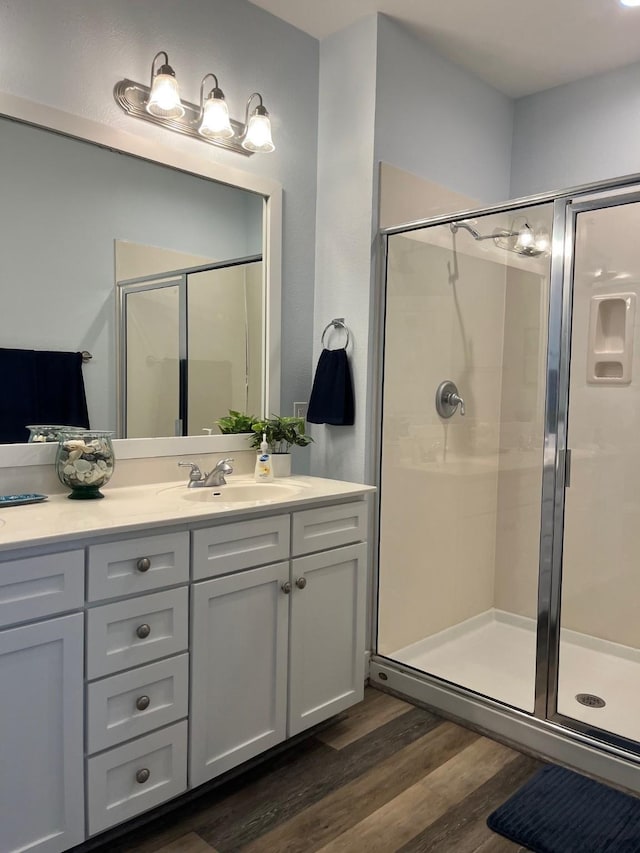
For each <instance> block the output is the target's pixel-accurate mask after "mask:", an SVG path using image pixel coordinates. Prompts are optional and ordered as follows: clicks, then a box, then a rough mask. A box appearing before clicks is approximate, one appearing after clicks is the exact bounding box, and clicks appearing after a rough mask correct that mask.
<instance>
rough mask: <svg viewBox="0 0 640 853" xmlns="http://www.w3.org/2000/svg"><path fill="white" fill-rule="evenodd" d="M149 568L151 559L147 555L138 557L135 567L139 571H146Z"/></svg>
mask: <svg viewBox="0 0 640 853" xmlns="http://www.w3.org/2000/svg"><path fill="white" fill-rule="evenodd" d="M150 568H151V560H150V559H149V558H148V557H140V559H139V560H138V562H137V563H136V569H137V570H138V571H139V572H148V571H149V569H150Z"/></svg>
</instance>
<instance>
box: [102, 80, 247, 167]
mask: <svg viewBox="0 0 640 853" xmlns="http://www.w3.org/2000/svg"><path fill="white" fill-rule="evenodd" d="M150 92H151V90H150V88H149V87H148V86H144V85H143V84H142V83H134V81H133V80H120V81H119V82H118V83H116V85H115V86H114V88H113V97H114V98H115V101H116V103H117V104H118V106H119V107H120V108H121V109H122V111H123V112H125V113H126V114H127V115H129V116H133V117H134V118H141V119H143V120H144V121H149V122H151V124H158V125H160V127H164V128H167V129H168V130H174V131H176V132H177V133H183V134H184V135H185V136H190V137H191V138H192V139H198V140H200V142H206V143H207V144H208V145H215V146H216V147H217V148H226V149H227V150H228V151H235V152H236V154H242V155H244V156H245V157H251V156H253V154H254V152H253V151H249V150H247V149H246V148H243V147H242V143H241V137H242V136H243V134H244V132H245V125H244V124H242V123H241V122H239V121H235V120H234V119H230V122H231V127H232V128H233V132H234V135H233V136H232V137H230V138H229V139H213V138H211V137H208V136H202V135H201V134H200V133H198V126H199V124H200V119H201V110H200V106H199V105H196V104H192V103H190V102H189V101H185V100H182V106H183V107H184V115H183V116H181V117H179V118H165V117H161V116H155V115H151V113H149V112H147V109H146V105H147V102H148V100H149V95H150Z"/></svg>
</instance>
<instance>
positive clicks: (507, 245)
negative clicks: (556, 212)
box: [449, 219, 548, 258]
mask: <svg viewBox="0 0 640 853" xmlns="http://www.w3.org/2000/svg"><path fill="white" fill-rule="evenodd" d="M449 227H450V229H451V233H452V234H456V233H457V232H458V230H459V229H460V228H464V230H465V231H468V232H469V234H471V236H472V237H473V239H474V240H477V241H481V240H493V242H494V243H495V244H496V246H498V247H499V248H500V249H505V250H506V251H508V252H515V254H516V255H526V256H527V257H529V258H536V257H538V256H540V255H543V254H544V253H545V252H546V251H547V246H548V238H546V237H544V236H543V235H540V236H538V237H536V235H535V234H534V232H533V229H532V228H531V226H530V225H529V223H528V222H527V221H526V220H525V221H524V222H523V224H522V225H521V226H520V227H519V228H516V227H515V220H514V224H513V227H512V228H511V230H509V231H507V230H505V229H503V228H495V229H494V230H493V231H492V232H491V234H480V232H479V231H476V229H475V228H474V227H473V226H471V225H470V224H469V222H468V221H467V220H465V219H460V220H459V221H458V222H451V223H450V224H449ZM501 241H502V242H501ZM505 241H506V242H505Z"/></svg>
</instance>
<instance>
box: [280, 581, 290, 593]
mask: <svg viewBox="0 0 640 853" xmlns="http://www.w3.org/2000/svg"><path fill="white" fill-rule="evenodd" d="M280 589H281V590H282V591H283V592H284V594H285V595H289V593H290V592H291V581H285V582H284V583H283V584H282V586H281V587H280Z"/></svg>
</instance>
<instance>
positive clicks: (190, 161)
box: [0, 92, 282, 468]
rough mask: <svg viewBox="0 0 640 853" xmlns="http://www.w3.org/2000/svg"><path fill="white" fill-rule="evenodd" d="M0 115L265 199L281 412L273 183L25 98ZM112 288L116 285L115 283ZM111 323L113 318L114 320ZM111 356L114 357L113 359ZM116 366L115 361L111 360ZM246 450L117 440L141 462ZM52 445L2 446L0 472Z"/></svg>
mask: <svg viewBox="0 0 640 853" xmlns="http://www.w3.org/2000/svg"><path fill="white" fill-rule="evenodd" d="M0 117H2V118H8V119H12V120H14V121H18V122H22V123H23V124H28V125H32V126H34V127H37V128H40V129H42V130H48V131H51V132H53V133H59V134H60V135H62V136H68V137H71V138H72V139H77V140H80V141H82V142H89V143H92V144H94V145H98V146H100V147H102V148H108V149H110V150H112V151H116V152H119V153H122V154H129V155H131V156H133V157H138V158H140V159H142V160H147V161H149V162H152V163H158V164H160V165H162V166H168V167H170V168H172V169H177V170H178V171H181V172H186V173H188V174H190V175H195V176H196V177H200V178H205V179H207V180H211V181H217V182H218V183H221V184H227V185H228V186H232V187H238V188H239V189H243V190H247V191H249V192H253V193H256V194H257V195H261V196H262V198H263V200H264V215H263V218H262V246H263V252H262V255H263V263H264V276H265V287H264V299H265V305H264V312H265V313H264V317H265V324H264V329H265V340H264V347H263V351H264V354H265V367H266V370H265V393H264V399H265V410H266V412H277V411H279V409H280V357H281V348H280V325H281V276H282V185H281V184H279V183H278V182H277V181H273V180H271V179H269V178H264V177H261V176H259V175H254V174H251V173H249V172H245V171H243V170H241V169H237V168H235V167H234V166H226V165H223V164H221V163H216V162H215V161H213V160H211V159H209V157H210V156H211V152H210V150H209V149H207V150H206V152H204V156H203V154H200V155H199V156H198V152H194V153H189V152H187V151H180V150H177V149H176V148H173V147H171V146H169V145H166V144H163V143H162V142H158V141H155V140H154V139H150V138H146V137H143V136H138V135H137V134H135V133H134V132H129V131H124V130H121V129H120V128H116V127H111V126H110V125H106V124H101V123H99V122H96V121H93V120H92V119H87V118H84V117H83V116H78V115H74V114H72V113H67V112H64V111H62V110H59V109H57V108H55V107H49V106H46V105H44V104H38V103H35V102H34V101H29V100H27V99H25V98H20V97H17V96H15V95H10V94H8V93H6V92H0ZM114 287H115V281H114ZM114 323H115V316H114ZM115 355H116V354H115V353H114V358H115ZM114 364H115V362H114ZM230 442H231V444H233V445H237V447H238V449H240V448H241V447H246V441H245V439H240V438H239V437H233V436H222V435H219V436H208V435H205V436H183V437H178V438H174V437H168V438H130V439H117V440H116V442H115V444H116V455H117V456H118V458H120V459H139V458H146V457H153V456H174V455H175V456H177V455H182V454H188V453H194V454H195V453H216V452H218V451H221V450H225V449H232V448H231V447H230ZM53 450H54V445H51V444H49V445H46V444H43V445H39V446H37V445H33V444H2V445H0V468H4V467H13V466H22V465H39V464H48V463H49V462H51V461H52V458H53V456H52V454H53Z"/></svg>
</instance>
